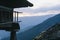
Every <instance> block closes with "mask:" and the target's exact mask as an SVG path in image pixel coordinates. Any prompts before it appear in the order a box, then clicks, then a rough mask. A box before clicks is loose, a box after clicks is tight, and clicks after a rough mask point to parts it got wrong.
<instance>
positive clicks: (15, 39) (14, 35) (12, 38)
mask: <svg viewBox="0 0 60 40" xmlns="http://www.w3.org/2000/svg"><path fill="white" fill-rule="evenodd" d="M10 40H17V36H16V31H11V35H10Z"/></svg>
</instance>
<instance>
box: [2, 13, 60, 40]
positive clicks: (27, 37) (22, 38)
mask: <svg viewBox="0 0 60 40" xmlns="http://www.w3.org/2000/svg"><path fill="white" fill-rule="evenodd" d="M56 23H60V14H58V15H56V16H54V17H51V18H49V19H47V20H45V21H44V22H42V23H41V24H38V25H36V26H35V27H33V28H31V29H29V30H27V31H24V32H21V33H19V34H18V35H17V39H18V40H32V39H33V38H34V37H35V36H36V35H38V34H39V33H41V32H42V31H44V30H47V29H48V28H50V27H51V26H52V25H54V24H56ZM2 40H8V38H5V39H2Z"/></svg>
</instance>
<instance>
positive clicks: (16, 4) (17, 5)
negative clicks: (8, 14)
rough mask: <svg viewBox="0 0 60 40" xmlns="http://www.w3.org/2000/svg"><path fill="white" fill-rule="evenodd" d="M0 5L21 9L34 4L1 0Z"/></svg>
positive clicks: (23, 1)
mask: <svg viewBox="0 0 60 40" xmlns="http://www.w3.org/2000/svg"><path fill="white" fill-rule="evenodd" d="M0 5H1V6H5V7H8V8H21V7H28V6H30V7H32V6H33V4H32V3H30V2H29V1H27V0H0Z"/></svg>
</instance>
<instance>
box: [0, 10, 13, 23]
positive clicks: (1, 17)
mask: <svg viewBox="0 0 60 40" xmlns="http://www.w3.org/2000/svg"><path fill="white" fill-rule="evenodd" d="M10 21H13V10H12V11H11V12H8V11H3V10H0V23H1V22H10Z"/></svg>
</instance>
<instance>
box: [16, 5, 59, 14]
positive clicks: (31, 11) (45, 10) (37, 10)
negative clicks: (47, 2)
mask: <svg viewBox="0 0 60 40" xmlns="http://www.w3.org/2000/svg"><path fill="white" fill-rule="evenodd" d="M59 10H60V5H56V6H52V7H40V8H37V9H31V8H20V9H18V8H17V9H15V11H20V12H28V13H40V12H47V11H59Z"/></svg>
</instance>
